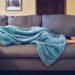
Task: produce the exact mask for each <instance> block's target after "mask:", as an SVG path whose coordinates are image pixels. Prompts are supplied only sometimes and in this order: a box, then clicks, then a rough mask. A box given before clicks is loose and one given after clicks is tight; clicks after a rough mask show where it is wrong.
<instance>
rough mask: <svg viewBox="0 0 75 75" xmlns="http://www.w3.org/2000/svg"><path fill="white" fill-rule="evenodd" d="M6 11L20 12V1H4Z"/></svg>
mask: <svg viewBox="0 0 75 75" xmlns="http://www.w3.org/2000/svg"><path fill="white" fill-rule="evenodd" d="M6 10H19V11H21V10H22V0H6Z"/></svg>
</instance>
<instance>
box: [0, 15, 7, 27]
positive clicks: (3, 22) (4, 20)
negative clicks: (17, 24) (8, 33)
mask: <svg viewBox="0 0 75 75" xmlns="http://www.w3.org/2000/svg"><path fill="white" fill-rule="evenodd" d="M7 22H8V17H7V16H5V15H0V26H4V25H7Z"/></svg>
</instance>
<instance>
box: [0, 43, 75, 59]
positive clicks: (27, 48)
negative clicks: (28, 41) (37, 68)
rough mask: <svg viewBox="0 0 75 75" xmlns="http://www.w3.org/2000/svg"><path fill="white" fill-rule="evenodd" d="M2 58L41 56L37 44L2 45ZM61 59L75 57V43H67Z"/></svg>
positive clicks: (0, 50) (0, 55)
mask: <svg viewBox="0 0 75 75" xmlns="http://www.w3.org/2000/svg"><path fill="white" fill-rule="evenodd" d="M0 58H39V56H38V53H37V48H36V46H35V45H14V46H9V47H2V46H0ZM60 58H61V59H67V58H75V44H69V45H66V47H65V49H64V52H63V54H62V55H61V57H60Z"/></svg>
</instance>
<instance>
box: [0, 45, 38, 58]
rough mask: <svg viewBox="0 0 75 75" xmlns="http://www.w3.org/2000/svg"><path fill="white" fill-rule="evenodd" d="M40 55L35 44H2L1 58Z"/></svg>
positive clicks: (0, 47)
mask: <svg viewBox="0 0 75 75" xmlns="http://www.w3.org/2000/svg"><path fill="white" fill-rule="evenodd" d="M11 57H12V58H14V57H30V58H31V57H34V58H35V57H38V54H37V50H36V46H35V45H14V46H9V47H2V46H0V58H11Z"/></svg>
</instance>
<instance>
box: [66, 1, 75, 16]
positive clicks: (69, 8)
mask: <svg viewBox="0 0 75 75" xmlns="http://www.w3.org/2000/svg"><path fill="white" fill-rule="evenodd" d="M66 13H67V14H69V15H75V0H67V1H66Z"/></svg>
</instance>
